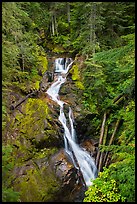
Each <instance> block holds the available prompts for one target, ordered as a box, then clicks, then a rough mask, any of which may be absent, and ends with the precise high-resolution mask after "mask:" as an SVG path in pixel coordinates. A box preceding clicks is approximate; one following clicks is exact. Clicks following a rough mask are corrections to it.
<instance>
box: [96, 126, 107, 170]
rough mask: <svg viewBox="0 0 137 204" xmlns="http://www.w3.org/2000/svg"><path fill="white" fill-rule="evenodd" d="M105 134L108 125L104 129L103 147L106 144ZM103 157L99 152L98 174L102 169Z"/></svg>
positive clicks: (102, 153)
mask: <svg viewBox="0 0 137 204" xmlns="http://www.w3.org/2000/svg"><path fill="white" fill-rule="evenodd" d="M107 132H108V125H106V128H105V132H104V138H103V145H105V144H106V138H107ZM103 156H104V152H101V155H100V160H99V167H98V172H100V171H101V170H102V167H103Z"/></svg>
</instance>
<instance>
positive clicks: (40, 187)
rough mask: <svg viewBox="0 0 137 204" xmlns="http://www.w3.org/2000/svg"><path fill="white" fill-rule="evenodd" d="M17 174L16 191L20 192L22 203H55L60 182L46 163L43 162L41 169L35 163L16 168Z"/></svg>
mask: <svg viewBox="0 0 137 204" xmlns="http://www.w3.org/2000/svg"><path fill="white" fill-rule="evenodd" d="M43 159H44V158H43ZM45 161H46V158H45ZM15 174H16V180H15V181H14V189H15V190H16V191H18V192H20V200H21V202H53V201H54V200H55V198H56V193H57V192H58V191H59V187H60V182H59V181H58V180H57V178H56V177H55V175H54V172H53V171H51V170H50V168H49V167H48V165H46V162H43V164H42V167H41V168H39V166H38V165H37V163H36V162H35V161H31V162H28V163H26V165H24V166H21V167H18V168H16V170H15Z"/></svg>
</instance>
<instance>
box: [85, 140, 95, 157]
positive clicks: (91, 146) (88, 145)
mask: <svg viewBox="0 0 137 204" xmlns="http://www.w3.org/2000/svg"><path fill="white" fill-rule="evenodd" d="M81 146H82V147H83V148H84V149H85V150H86V151H87V152H88V153H90V155H91V156H92V157H94V158H95V157H96V154H97V149H96V141H94V140H92V139H86V140H85V141H84V142H82V143H81Z"/></svg>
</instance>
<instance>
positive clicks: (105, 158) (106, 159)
mask: <svg viewBox="0 0 137 204" xmlns="http://www.w3.org/2000/svg"><path fill="white" fill-rule="evenodd" d="M119 123H120V119H118V120H117V122H116V124H115V128H114V131H113V133H112V136H111V138H110V140H109V144H108V146H110V145H111V144H112V142H113V140H114V136H115V134H116V131H117V129H118V126H119ZM108 154H109V152H106V154H105V157H104V163H105V166H107V164H108Z"/></svg>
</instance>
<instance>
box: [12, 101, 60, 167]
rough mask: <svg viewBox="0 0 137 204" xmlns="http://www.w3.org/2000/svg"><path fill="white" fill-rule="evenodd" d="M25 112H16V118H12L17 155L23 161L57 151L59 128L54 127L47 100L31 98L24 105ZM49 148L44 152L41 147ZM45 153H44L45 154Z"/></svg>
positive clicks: (19, 160)
mask: <svg viewBox="0 0 137 204" xmlns="http://www.w3.org/2000/svg"><path fill="white" fill-rule="evenodd" d="M22 111H23V113H24V114H22V113H20V112H19V111H18V112H16V116H15V119H14V120H11V125H10V134H12V135H15V134H16V135H15V139H14V140H13V141H12V142H13V144H14V145H15V146H17V147H18V148H17V149H15V156H16V158H17V159H18V162H19V163H20V162H21V163H22V162H23V161H26V160H28V159H30V158H33V157H35V158H36V157H37V156H38V158H41V157H42V156H43V155H44V156H48V155H50V151H49V150H48V148H50V150H51V153H53V152H55V151H56V148H55V146H56V145H57V144H58V139H57V138H56V137H55V135H56V134H57V130H56V129H54V127H53V125H51V124H52V118H51V116H50V114H49V108H48V106H47V104H46V101H43V100H41V99H33V98H29V99H28V100H27V101H26V104H24V106H23V107H22ZM45 147H46V148H47V151H46V149H45V150H44V151H43V152H42V151H41V149H44V148H45ZM43 153H44V154H43Z"/></svg>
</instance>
